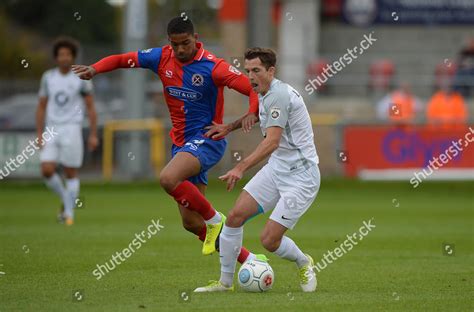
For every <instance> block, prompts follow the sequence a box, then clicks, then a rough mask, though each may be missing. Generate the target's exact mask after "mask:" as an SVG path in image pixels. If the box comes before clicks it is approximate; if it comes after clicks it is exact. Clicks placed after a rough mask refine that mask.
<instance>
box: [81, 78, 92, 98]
mask: <svg viewBox="0 0 474 312" xmlns="http://www.w3.org/2000/svg"><path fill="white" fill-rule="evenodd" d="M93 91H94V86H93V85H92V81H90V80H82V85H81V95H82V96H86V95H89V94H92V93H93Z"/></svg>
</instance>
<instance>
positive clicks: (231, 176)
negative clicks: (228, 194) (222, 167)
mask: <svg viewBox="0 0 474 312" xmlns="http://www.w3.org/2000/svg"><path fill="white" fill-rule="evenodd" d="M243 175H244V173H243V172H242V170H240V169H238V168H234V169H232V170H230V171H228V172H227V173H226V174H224V175H222V176H220V177H219V179H220V180H222V181H225V182H227V190H228V191H232V189H233V188H234V186H235V183H237V181H239V180H240V179H242V176H243Z"/></svg>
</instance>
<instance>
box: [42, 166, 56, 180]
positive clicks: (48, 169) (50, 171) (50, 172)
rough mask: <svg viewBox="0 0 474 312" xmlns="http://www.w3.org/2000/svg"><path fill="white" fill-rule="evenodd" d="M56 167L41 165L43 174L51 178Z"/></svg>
mask: <svg viewBox="0 0 474 312" xmlns="http://www.w3.org/2000/svg"><path fill="white" fill-rule="evenodd" d="M54 171H55V169H54V167H53V166H41V174H42V175H43V177H44V178H46V179H49V178H51V177H52V176H53V174H54Z"/></svg>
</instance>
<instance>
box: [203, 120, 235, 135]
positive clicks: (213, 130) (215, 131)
mask: <svg viewBox="0 0 474 312" xmlns="http://www.w3.org/2000/svg"><path fill="white" fill-rule="evenodd" d="M204 129H207V130H208V131H207V132H206V133H205V134H204V136H206V137H208V138H211V139H218V138H222V137H225V136H226V135H227V134H229V133H230V132H231V126H230V125H224V124H218V123H216V122H215V121H213V122H212V125H211V126H207V127H205V128H204Z"/></svg>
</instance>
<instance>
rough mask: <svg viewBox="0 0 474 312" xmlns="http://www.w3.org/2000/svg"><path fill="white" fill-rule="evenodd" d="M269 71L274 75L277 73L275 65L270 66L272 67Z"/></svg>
mask: <svg viewBox="0 0 474 312" xmlns="http://www.w3.org/2000/svg"><path fill="white" fill-rule="evenodd" d="M268 72H269V73H270V74H272V75H275V66H270V67H269V68H268Z"/></svg>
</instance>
